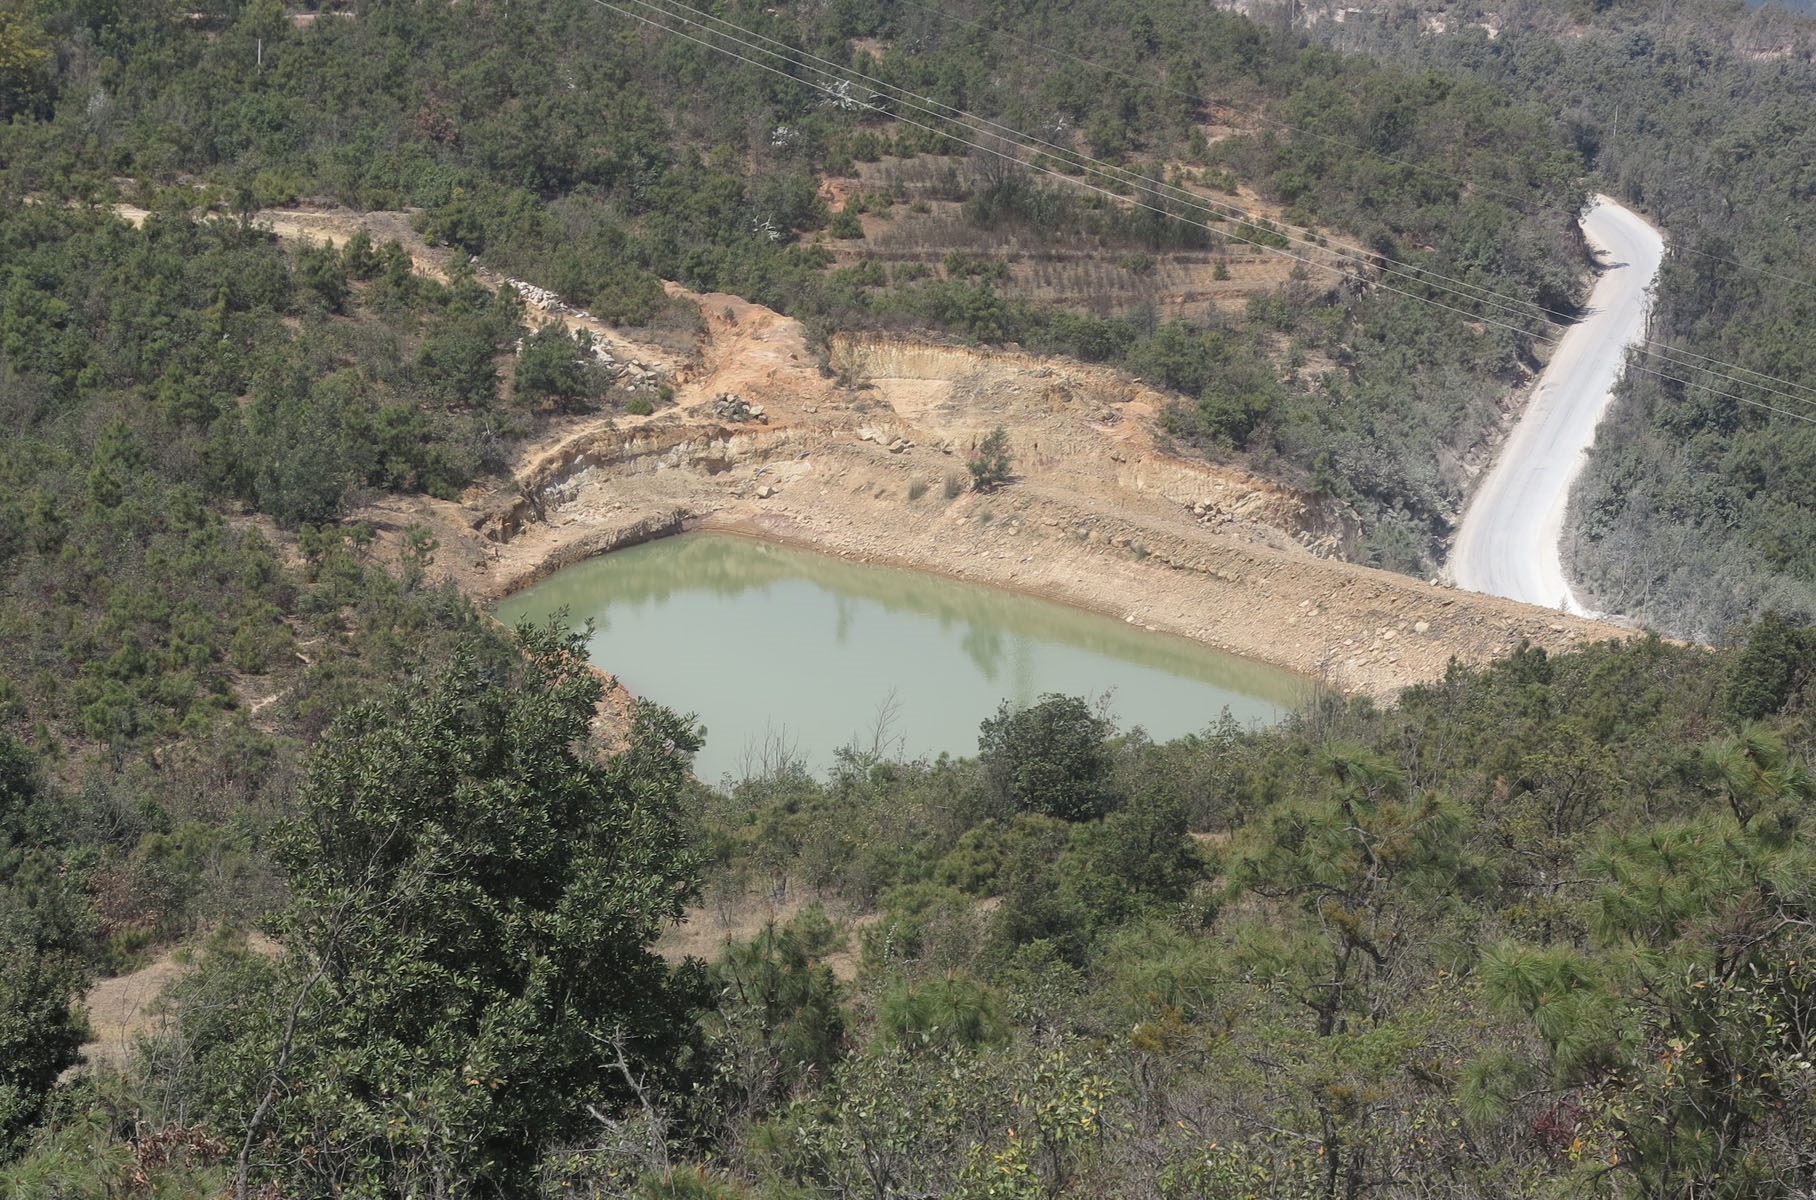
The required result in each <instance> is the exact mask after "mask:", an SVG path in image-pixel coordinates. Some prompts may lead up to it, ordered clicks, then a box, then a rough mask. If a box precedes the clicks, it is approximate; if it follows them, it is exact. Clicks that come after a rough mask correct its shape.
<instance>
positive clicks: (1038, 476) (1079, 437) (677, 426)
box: [392, 295, 1627, 695]
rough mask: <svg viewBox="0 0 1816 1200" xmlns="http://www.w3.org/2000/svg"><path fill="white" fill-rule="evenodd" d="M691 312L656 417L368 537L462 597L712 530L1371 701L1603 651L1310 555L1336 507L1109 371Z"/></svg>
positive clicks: (596, 431) (1569, 630)
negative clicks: (994, 467)
mask: <svg viewBox="0 0 1816 1200" xmlns="http://www.w3.org/2000/svg"><path fill="white" fill-rule="evenodd" d="M699 299H700V302H701V309H702V311H703V312H704V313H706V314H707V317H708V323H709V330H708V334H707V338H706V349H705V356H704V362H703V363H700V364H697V365H696V366H695V367H694V368H693V369H691V370H690V371H688V372H687V373H686V374H685V375H684V376H680V378H682V379H683V382H682V383H681V385H680V391H679V393H678V402H679V403H678V406H677V407H676V408H675V409H673V410H667V411H664V412H661V413H658V414H655V415H653V416H650V417H644V418H635V417H620V418H616V419H603V418H601V419H596V420H590V421H587V422H583V423H581V424H580V425H579V426H578V427H576V428H573V429H571V430H569V431H567V432H566V433H565V434H564V435H563V436H560V437H558V438H556V439H552V440H551V441H548V442H545V443H544V444H542V445H540V446H537V447H534V448H532V449H531V450H529V451H527V452H526V454H525V455H524V456H523V458H522V460H521V461H520V463H519V466H518V469H517V471H516V476H515V483H514V485H513V486H512V487H510V488H508V489H500V490H497V491H494V492H491V493H489V494H476V495H473V496H470V497H468V498H467V500H466V501H465V502H464V503H462V504H459V505H454V504H442V503H439V502H435V501H431V500H420V501H415V502H412V503H410V504H409V505H407V506H403V505H400V507H407V508H408V509H409V511H408V512H396V513H394V514H392V518H393V520H392V523H393V524H394V525H395V524H397V523H399V522H405V521H410V520H415V521H426V522H427V523H430V524H431V525H433V526H435V527H436V528H437V529H438V533H439V536H440V537H441V540H442V544H443V546H444V547H447V548H448V549H449V550H450V551H452V550H453V548H454V547H456V546H458V547H459V548H460V549H459V551H458V552H455V553H447V554H444V560H443V561H444V565H445V567H446V568H447V569H449V570H450V571H452V572H453V573H454V574H455V575H456V577H457V578H458V579H459V580H460V582H461V584H462V586H464V587H465V588H466V589H467V590H468V591H469V592H470V593H472V594H473V595H475V596H476V597H479V598H481V599H491V598H495V597H499V596H502V595H504V594H507V593H509V592H510V591H513V590H515V589H517V588H519V587H522V586H524V585H526V584H527V583H529V582H531V581H533V580H535V579H537V578H540V577H542V576H543V575H545V574H547V573H549V572H551V571H553V570H556V569H559V568H560V567H562V566H565V565H568V564H570V563H573V562H577V561H579V560H581V559H583V558H586V557H589V556H591V555H594V554H598V553H602V552H605V551H608V550H611V549H614V548H617V547H619V546H623V545H628V544H633V543H636V542H640V541H645V540H648V539H650V538H653V537H660V536H665V535H668V534H672V533H678V532H682V531H685V530H688V529H698V528H712V529H720V530H728V531H733V532H739V533H745V534H748V535H751V536H755V537H762V538H768V539H771V540H775V541H779V542H786V543H791V544H795V545H800V546H804V547H808V548H811V549H815V550H820V551H823V552H826V553H831V554H838V555H840V556H842V557H846V558H852V559H859V560H866V561H875V562H882V563H889V564H892V565H897V566H906V567H912V568H916V569H920V570H926V571H935V572H940V573H943V574H947V575H951V576H955V577H959V578H963V579H968V580H972V581H975V582H979V583H985V584H990V585H993V586H997V587H1005V588H1012V589H1015V590H1019V591H1023V592H1028V593H1032V594H1035V595H1040V596H1043V597H1047V598H1049V599H1053V600H1058V601H1062V602H1064V603H1068V604H1073V605H1077V606H1080V607H1084V608H1089V609H1093V610H1096V611H1099V612H1104V613H1107V614H1110V615H1113V616H1116V617H1119V618H1121V619H1123V620H1126V621H1128V622H1130V623H1131V624H1136V625H1140V626H1143V627H1145V628H1148V629H1152V630H1156V631H1160V632H1165V633H1170V634H1175V635H1179V636H1183V637H1188V638H1191V639H1193V640H1195V641H1199V642H1202V643H1204V644H1206V645H1210V646H1213V647H1216V648H1218V649H1221V650H1226V651H1229V652H1232V653H1236V654H1240V655H1243V656H1245V657H1249V658H1253V659H1257V660H1260V661H1263V662H1268V663H1271V664H1274V665H1277V666H1281V667H1285V668H1287V669H1288V670H1292V671H1295V672H1298V673H1300V674H1302V675H1304V676H1306V677H1308V678H1312V679H1317V680H1320V681H1323V682H1326V683H1328V684H1329V685H1331V686H1334V687H1337V688H1340V689H1343V690H1345V691H1352V692H1364V693H1369V694H1375V695H1382V694H1387V693H1391V692H1392V691H1393V690H1395V689H1397V688H1399V687H1402V686H1405V685H1407V684H1411V683H1415V682H1419V681H1422V680H1428V679H1433V678H1436V677H1438V676H1440V675H1441V674H1442V673H1443V671H1444V669H1445V666H1446V664H1447V663H1448V662H1449V661H1450V659H1451V658H1452V657H1455V658H1457V659H1460V660H1462V661H1464V662H1476V663H1479V662H1485V661H1488V660H1490V659H1493V658H1495V657H1497V656H1499V655H1501V654H1504V653H1506V652H1507V651H1509V650H1511V649H1513V648H1514V647H1516V646H1518V645H1519V644H1520V643H1521V642H1522V641H1530V642H1532V643H1534V644H1537V645H1542V646H1545V647H1547V648H1548V649H1551V650H1563V649H1567V648H1569V647H1571V646H1574V645H1579V644H1582V643H1583V642H1584V641H1586V640H1597V639H1601V638H1606V637H1623V636H1627V632H1626V631H1625V630H1622V629H1618V628H1616V627H1614V626H1610V625H1606V624H1601V623H1597V622H1593V621H1587V620H1581V619H1577V618H1571V617H1566V616H1563V615H1561V614H1556V613H1550V612H1547V611H1545V610H1542V609H1536V608H1532V607H1529V606H1526V605H1521V604H1516V603H1513V602H1510V601H1506V600H1500V599H1497V598H1494V597H1488V596H1478V595H1472V594H1469V593H1464V592H1459V591H1454V590H1451V589H1448V588H1444V587H1440V586H1437V585H1434V584H1430V583H1426V582H1422V581H1419V580H1415V579H1410V578H1407V577H1405V576H1400V575H1394V574H1390V573H1387V572H1383V571H1376V570H1371V569H1369V568H1365V567H1359V566H1355V565H1352V564H1348V563H1344V562H1340V561H1336V560H1335V559H1333V558H1330V557H1321V556H1328V555H1331V554H1334V553H1336V552H1337V551H1338V550H1339V548H1340V546H1341V544H1342V542H1343V540H1344V538H1345V537H1346V536H1347V535H1348V534H1349V533H1352V532H1353V530H1349V529H1346V528H1345V523H1344V520H1343V517H1342V514H1340V513H1332V512H1329V511H1326V510H1325V509H1324V508H1322V507H1320V506H1319V505H1317V504H1316V503H1314V502H1313V501H1312V500H1311V499H1310V498H1309V497H1307V496H1304V495H1302V494H1300V493H1297V492H1295V491H1293V490H1291V489H1289V488H1285V487H1282V486H1280V485H1278V484H1275V483H1272V482H1269V481H1267V480H1264V479H1260V478H1258V477H1256V476H1254V475H1251V474H1249V473H1247V472H1244V471H1240V470H1236V469H1232V468H1225V467H1217V466H1213V465H1209V464H1205V463H1202V462H1193V461H1188V460H1185V459H1182V458H1178V457H1175V456H1172V455H1169V454H1166V453H1163V452H1162V451H1161V450H1160V449H1159V448H1158V447H1157V446H1156V445H1155V443H1154V440H1153V438H1152V436H1151V434H1150V433H1149V429H1150V427H1151V418H1152V417H1153V415H1154V413H1155V412H1156V411H1157V409H1158V407H1159V406H1160V405H1161V404H1163V403H1164V402H1165V397H1164V396H1162V395H1161V394H1160V393H1157V392H1155V391H1153V390H1152V389H1149V388H1145V387H1143V386H1142V385H1140V384H1138V383H1134V382H1131V381H1130V380H1128V379H1126V378H1125V377H1122V376H1120V375H1118V374H1117V373H1116V372H1114V371H1110V370H1107V369H1102V368H1095V367H1087V366H1081V365H1078V364H1075V363H1069V362H1063V361H1057V360H1043V359H1039V358H1035V357H1032V356H1029V355H1023V354H1017V353H1009V352H1000V351H986V350H980V349H975V348H969V347H960V346H945V345H934V344H929V343H925V342H917V341H906V340H899V339H893V338H880V337H842V338H839V339H837V340H836V341H835V343H834V345H833V347H832V349H831V354H830V363H829V365H830V368H831V370H832V372H833V377H832V378H828V377H827V376H826V374H825V373H823V372H822V370H821V369H820V367H819V364H818V362H817V361H816V358H815V356H814V355H813V354H812V353H810V351H809V349H808V347H807V346H806V344H805V342H804V340H803V338H802V333H801V329H800V326H799V324H798V323H796V322H794V321H790V320H788V319H786V318H783V317H780V316H778V315H777V314H775V313H773V312H770V311H769V310H767V309H763V308H761V307H759V306H756V305H752V304H748V303H746V302H744V301H741V300H738V299H736V298H734V297H730V296H721V295H711V296H703V297H700V298H699ZM998 425H1001V426H1003V427H1004V428H1005V429H1006V430H1007V431H1008V435H1009V439H1010V445H1011V448H1012V453H1013V455H1014V478H1013V479H1012V480H1011V482H1010V483H1009V484H1008V485H1007V486H1005V487H1003V488H1002V489H1000V490H999V491H996V492H990V493H978V492H973V491H971V490H969V488H968V483H969V477H968V475H967V472H966V468H965V461H966V458H967V456H968V454H969V452H970V451H971V450H972V449H973V448H974V447H975V446H976V445H977V443H978V442H979V441H980V440H981V439H982V438H983V437H984V436H985V435H986V434H987V433H988V432H989V431H990V430H992V429H993V428H995V427H996V426H998Z"/></svg>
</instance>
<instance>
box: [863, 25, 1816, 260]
mask: <svg viewBox="0 0 1816 1200" xmlns="http://www.w3.org/2000/svg"><path fill="white" fill-rule="evenodd" d="M896 3H898V4H901V5H904V6H905V7H908V8H918V9H920V10H921V11H922V12H925V13H931V14H932V15H933V16H936V17H939V18H940V19H941V20H944V21H949V22H951V23H952V24H955V25H963V26H965V27H966V28H968V29H975V30H978V31H979V32H982V33H987V34H989V35H991V36H992V37H1001V38H1007V39H1008V40H1010V41H1012V42H1020V43H1021V44H1022V45H1024V46H1027V47H1029V48H1030V49H1033V50H1038V51H1040V52H1041V53H1042V54H1046V55H1050V56H1052V57H1054V58H1061V59H1065V60H1066V61H1068V62H1074V63H1077V64H1078V65H1080V66H1082V67H1089V68H1091V69H1092V70H1094V71H1102V72H1104V73H1105V74H1106V75H1114V76H1115V77H1116V78H1118V79H1125V80H1128V81H1129V82H1130V83H1135V84H1140V85H1141V86H1143V87H1152V88H1155V89H1157V90H1159V91H1162V92H1166V93H1169V94H1171V95H1174V96H1179V97H1182V98H1184V99H1186V100H1190V101H1192V102H1193V103H1195V104H1200V105H1203V106H1204V107H1206V108H1212V109H1216V108H1221V109H1223V110H1225V111H1226V112H1228V113H1230V114H1232V115H1236V114H1240V115H1242V116H1245V117H1247V118H1249V119H1251V120H1255V121H1259V122H1262V123H1264V124H1267V125H1271V126H1273V127H1274V128H1275V129H1281V130H1285V131H1286V132H1288V133H1297V134H1301V135H1303V136H1305V137H1313V138H1317V139H1319V140H1320V141H1324V142H1328V143H1330V144H1331V145H1333V146H1340V147H1342V148H1344V149H1346V150H1350V151H1353V152H1354V153H1357V154H1362V155H1366V156H1368V157H1369V158H1373V159H1375V160H1377V161H1379V162H1385V163H1392V164H1394V165H1395V166H1400V167H1405V168H1406V169H1407V170H1410V171H1417V172H1419V173H1420V174H1424V175H1433V176H1436V177H1438V178H1441V179H1448V180H1450V181H1451V182H1452V183H1456V184H1459V185H1462V186H1465V187H1473V188H1475V189H1476V190H1477V191H1481V192H1486V193H1488V194H1489V195H1494V196H1500V197H1502V198H1504V199H1507V200H1510V201H1512V202H1513V203H1515V204H1518V205H1521V206H1522V207H1530V208H1540V209H1544V210H1545V211H1546V212H1552V213H1558V214H1561V215H1564V216H1571V215H1573V214H1571V213H1569V212H1568V211H1566V210H1565V209H1563V208H1560V207H1559V206H1557V205H1555V204H1551V203H1549V202H1547V201H1544V200H1534V199H1531V198H1530V197H1524V196H1519V195H1516V194H1515V193H1513V192H1509V191H1507V190H1505V189H1503V188H1495V187H1489V186H1485V185H1483V184H1481V183H1480V182H1478V181H1475V180H1468V179H1464V178H1463V177H1462V176H1460V175H1458V174H1456V173H1455V172H1454V171H1447V170H1445V169H1444V168H1442V167H1433V166H1428V165H1426V164H1424V163H1415V162H1408V161H1407V160H1406V159H1403V158H1397V157H1395V156H1394V155H1391V154H1384V153H1382V152H1381V151H1379V150H1370V149H1369V148H1368V147H1366V146H1359V145H1357V144H1356V143H1354V142H1351V141H1348V140H1347V139H1345V138H1340V137H1337V136H1336V135H1335V134H1329V133H1319V132H1318V131H1317V130H1315V129H1306V128H1305V127H1304V126H1301V125H1294V124H1292V123H1290V122H1287V121H1282V120H1280V119H1279V118H1277V117H1270V116H1268V115H1267V114H1266V113H1262V112H1257V111H1254V110H1249V111H1246V112H1245V111H1244V110H1242V109H1239V108H1238V107H1237V106H1236V105H1234V104H1230V103H1228V102H1227V101H1221V100H1212V99H1209V98H1208V97H1205V96H1201V95H1198V94H1197V93H1195V92H1189V91H1187V90H1186V89H1184V88H1181V87H1174V86H1173V85H1172V84H1169V83H1164V82H1158V81H1155V80H1151V79H1142V78H1141V77H1140V76H1138V75H1131V74H1130V73H1129V72H1127V71H1123V70H1119V69H1117V68H1116V67H1112V66H1108V65H1106V64H1103V63H1098V62H1093V61H1091V60H1090V59H1088V58H1084V57H1081V56H1080V55H1077V54H1073V53H1071V52H1070V51H1067V50H1060V49H1057V48H1055V47H1052V46H1046V45H1043V44H1041V43H1040V42H1037V41H1034V40H1033V39H1031V38H1025V37H1022V36H1021V35H1020V34H1015V33H1010V32H1009V31H1008V30H1006V29H997V28H995V27H994V26H991V25H985V24H983V23H982V22H980V21H971V20H967V19H966V18H964V17H960V16H954V15H953V14H952V13H949V12H947V11H945V10H944V9H941V8H936V7H934V6H933V5H931V4H922V3H918V2H917V0H896ZM1679 249H1680V250H1681V251H1682V252H1683V253H1685V254H1694V255H1696V256H1697V257H1698V258H1706V259H1708V260H1709V261H1710V262H1718V263H1722V264H1724V265H1726V266H1730V267H1738V268H1740V269H1741V270H1743V271H1746V272H1748V273H1749V274H1754V275H1762V276H1765V277H1767V278H1770V279H1777V280H1781V281H1783V282H1785V283H1794V284H1796V285H1797V286H1798V287H1805V288H1816V282H1812V281H1810V280H1808V279H1804V278H1802V277H1800V276H1797V275H1786V274H1784V273H1782V272H1780V271H1774V270H1772V269H1771V268H1769V267H1756V266H1749V265H1748V264H1746V263H1743V262H1741V261H1740V260H1738V259H1733V258H1727V257H1724V256H1723V255H1720V254H1710V253H1709V252H1708V251H1706V250H1696V249H1693V248H1690V247H1679Z"/></svg>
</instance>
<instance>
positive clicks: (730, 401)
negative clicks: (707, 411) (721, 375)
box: [713, 392, 769, 425]
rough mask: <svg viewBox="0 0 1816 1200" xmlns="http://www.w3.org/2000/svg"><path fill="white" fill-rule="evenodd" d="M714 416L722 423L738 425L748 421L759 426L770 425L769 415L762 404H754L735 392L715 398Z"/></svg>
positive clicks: (725, 393)
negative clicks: (727, 422) (729, 422)
mask: <svg viewBox="0 0 1816 1200" xmlns="http://www.w3.org/2000/svg"><path fill="white" fill-rule="evenodd" d="M713 416H715V417H718V418H719V419H720V420H721V421H732V422H735V423H738V424H743V423H745V422H748V421H755V422H757V423H758V424H759V425H767V424H769V414H768V413H766V412H764V411H763V406H762V405H761V404H752V403H751V402H750V401H748V400H746V399H745V398H744V397H742V396H740V395H738V394H736V393H735V392H721V393H720V394H719V395H717V396H715V397H713Z"/></svg>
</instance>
